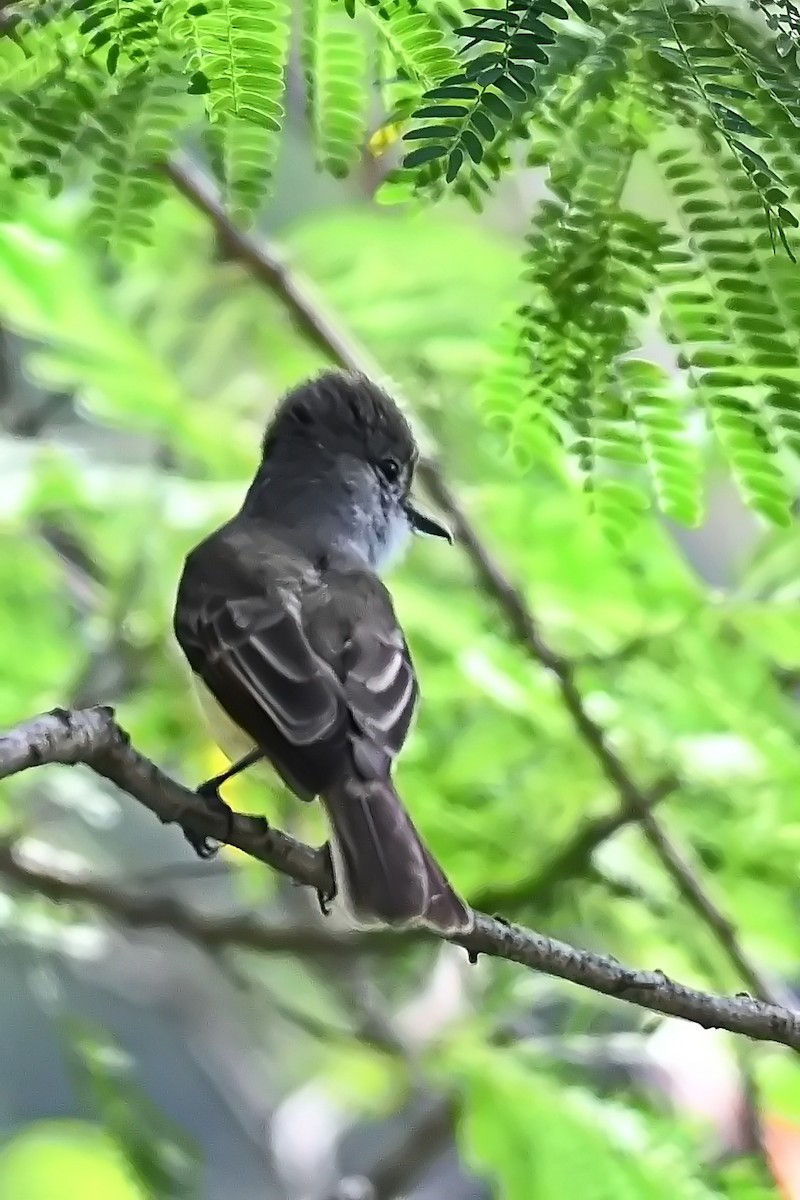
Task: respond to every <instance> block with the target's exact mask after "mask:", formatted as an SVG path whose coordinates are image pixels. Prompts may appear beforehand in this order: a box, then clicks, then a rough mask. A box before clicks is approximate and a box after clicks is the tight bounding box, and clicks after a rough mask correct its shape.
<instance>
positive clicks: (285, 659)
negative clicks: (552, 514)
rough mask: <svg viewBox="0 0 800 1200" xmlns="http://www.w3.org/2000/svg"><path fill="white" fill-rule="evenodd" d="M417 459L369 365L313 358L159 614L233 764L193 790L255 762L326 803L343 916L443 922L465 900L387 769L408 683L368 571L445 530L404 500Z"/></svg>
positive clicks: (387, 599) (410, 714) (212, 789)
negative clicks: (237, 493)
mask: <svg viewBox="0 0 800 1200" xmlns="http://www.w3.org/2000/svg"><path fill="white" fill-rule="evenodd" d="M418 458H419V451H418V447H417V444H416V441H415V438H414V435H413V432H412V430H411V427H410V425H409V423H408V421H407V420H406V418H405V416H404V415H403V414H402V412H401V410H400V408H399V407H398V405H397V404H396V402H395V401H394V399H393V398H392V397H391V396H390V394H389V393H388V392H387V391H386V390H384V388H382V387H380V386H379V385H378V384H376V383H374V382H373V381H371V380H370V379H369V378H368V377H367V376H365V375H362V374H358V373H354V372H345V371H327V372H324V373H323V374H321V375H319V376H317V377H315V378H313V379H310V380H308V381H307V382H305V383H302V384H300V385H299V386H297V387H295V388H294V389H292V390H291V391H290V392H288V394H287V395H286V396H285V397H284V398H283V399H282V400H281V401H280V403H279V404H278V405H277V408H276V409H275V411H274V413H273V415H272V417H271V419H270V421H269V422H268V424H267V427H266V431H265V433H264V436H263V439H262V443H261V457H260V462H259V464H258V467H257V470H256V473H255V476H254V478H253V480H252V482H251V484H250V486H249V488H248V490H247V492H246V495H245V497H244V500H243V503H242V506H241V508H240V510H239V512H238V513H236V514H235V515H234V516H233V517H232V518H231V519H230V520H228V521H227V522H226V523H225V524H223V525H222V526H221V527H220V528H218V529H217V530H215V531H214V532H213V533H211V534H210V535H209V536H208V537H206V538H204V539H203V540H202V541H201V542H200V543H199V544H198V545H197V546H195V547H194V549H192V550H191V551H190V553H189V554H188V556H187V558H186V560H185V563H184V566H183V571H182V574H181V578H180V582H179V586H178V591H177V596H176V602H175V612H174V619H173V628H174V632H175V637H176V639H177V642H178V645H179V646H180V648H181V650H182V651H183V654H184V655H185V658H186V660H187V661H188V664H189V667H190V669H191V673H192V675H193V678H194V682H195V685H196V688H197V692H198V695H199V697H200V701H201V705H202V708H203V710H204V712H205V714H206V716H207V718H208V721H209V725H210V728H211V730H212V734H213V736H214V738H215V740H216V741H217V744H218V745H219V746H220V748H221V749H222V750H223V751H224V752H225V754H226V757H228V758H229V759H230V761H231V762H232V764H233V766H232V767H231V769H230V770H229V771H226V772H225V773H224V774H223V775H220V776H217V777H216V778H215V779H212V780H209V781H207V782H206V783H205V784H203V785H201V787H200V788H199V789H198V791H199V792H200V793H201V794H202V795H204V796H205V797H206V799H207V801H208V802H209V803H211V804H213V805H215V806H222V807H223V808H224V809H225V811H226V813H227V814H228V815H230V810H229V809H228V807H227V805H225V804H224V801H222V799H221V797H220V795H219V787H220V785H221V784H222V783H223V782H224V781H225V780H226V779H228V778H230V777H231V776H232V775H234V774H236V773H238V772H239V771H241V770H245V769H247V768H249V767H251V766H253V765H255V764H256V763H259V762H262V761H265V762H266V763H267V764H268V765H269V766H270V767H271V768H272V770H274V772H275V773H276V774H277V776H278V777H279V778H280V780H282V782H283V783H284V784H285V786H286V787H287V788H288V789H289V791H290V792H292V793H293V794H294V796H296V797H297V798H298V799H300V800H304V801H311V800H314V799H318V800H319V801H320V802H321V803H322V806H323V808H324V811H325V814H326V816H327V820H328V825H329V828H330V840H329V842H328V843H327V845H328V849H329V853H330V857H331V865H332V870H333V877H334V881H335V888H336V896H337V897H338V899H339V901H340V903H341V905H342V907H343V908H344V910H345V912H346V914H347V915H348V916H349V918H350V921H351V923H352V924H354V925H355V926H356V927H358V928H369V927H373V926H390V927H395V928H418V927H422V928H428V929H432V930H433V931H435V932H436V933H438V934H440V935H443V936H457V935H459V934H465V933H467V932H469V930H470V929H471V928H472V927H473V924H474V914H473V912H472V910H471V909H470V907H469V905H467V904H466V903H465V902H464V900H462V899H461V897H460V896H459V895H458V894H457V892H456V891H455V890H454V888H453V887H452V886H451V884H450V882H449V880H448V878H447V876H446V875H445V873H444V871H443V870H442V868H441V867H440V865H439V864H438V862H437V861H436V859H435V858H434V857H433V855H432V853H431V852H430V850H429V849H428V847H427V846H426V845H425V843H424V842H423V840H422V838H421V836H420V834H419V832H418V831H417V829H416V827H415V825H414V823H413V821H412V819H411V817H410V815H409V813H408V811H407V809H406V807H405V805H404V804H403V801H402V800H401V798H400V796H399V794H398V792H397V790H396V788H395V785H394V781H393V778H392V770H393V766H394V763H395V759H396V758H397V756H398V754H399V753H400V751H401V750H402V748H403V745H404V743H405V742H406V739H407V737H408V734H409V732H410V729H411V726H412V721H413V719H414V716H415V712H416V709H417V704H418V699H419V684H418V681H417V675H416V672H415V669H414V664H413V661H412V657H411V652H410V650H409V647H408V643H407V640H406V638H405V635H404V633H403V630H402V628H401V626H400V624H399V621H398V618H397V615H396V613H395V609H394V605H393V602H392V598H391V595H390V593H389V591H388V589H387V588H386V586H385V584H384V583H383V582H382V580H381V578H380V574H381V573H382V572H384V571H385V570H386V569H387V567H388V566H390V565H391V564H392V563H393V562H395V561H396V560H397V559H398V558H399V557H400V555H401V554H402V553H403V551H404V550H405V549H406V547H407V545H408V543H409V541H410V538H411V534H412V533H421V534H425V535H428V536H432V537H437V538H442V539H445V540H447V541H449V542H452V537H451V534H450V531H449V530H448V529H447V528H446V526H444V525H443V524H442V523H441V522H439V521H438V520H437V519H435V518H434V517H432V516H428V515H426V514H424V513H422V512H420V511H419V509H418V508H417V507H416V506H415V504H414V503H413V501H412V498H411V488H412V483H413V479H414V471H415V468H416V465H417V462H418ZM187 837H188V838H189V840H190V842H191V843H192V845H193V846H194V847H195V849H196V851H197V852H198V854H200V855H201V856H203V857H206V856H208V855H209V854H210V853H212V850H211V848H210V846H209V843H208V842H207V841H206V840H205V839H200V838H197V837H196V836H195V835H192V834H190V833H187ZM325 899H326V898H324V897H320V902H321V904H322V906H323V911H325V910H326V905H325V903H324V901H325Z"/></svg>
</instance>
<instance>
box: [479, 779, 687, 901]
mask: <svg viewBox="0 0 800 1200" xmlns="http://www.w3.org/2000/svg"><path fill="white" fill-rule="evenodd" d="M671 791H672V784H671V783H670V781H668V780H662V781H661V783H660V784H656V786H655V787H653V788H652V789H651V791H650V793H649V794H648V795H647V796H645V797H644V801H645V811H647V812H649V811H650V810H651V809H653V808H655V806H656V805H657V804H660V803H661V801H662V800H664V799H665V798H666V797H667V796H668V795H669V794H670V793H671ZM639 820H641V815H640V814H639V813H637V812H633V811H631V810H630V809H622V808H620V809H618V810H617V812H612V813H606V814H604V815H603V816H599V817H594V818H587V819H586V820H584V821H582V822H581V823H580V824H579V825H578V827H577V829H576V830H575V832H574V833H573V834H572V836H571V837H570V838H568V839H567V841H565V842H564V844H563V846H561V848H560V849H559V850H556V852H555V853H554V854H553V855H552V856H551V857H550V858H549V859H548V861H547V862H546V863H545V865H544V866H543V867H540V868H539V869H538V870H537V871H534V872H532V873H531V874H530V875H528V876H526V877H525V878H524V879H519V880H515V882H513V883H506V884H502V883H501V884H494V885H492V884H490V885H489V886H488V887H485V888H482V889H481V891H479V892H478V893H476V895H475V896H473V897H471V899H472V903H473V905H475V906H476V907H477V908H487V909H489V910H490V911H491V912H508V911H510V910H511V909H514V908H516V907H518V906H519V905H521V904H539V905H544V904H547V903H548V902H549V901H550V900H551V899H552V896H553V893H554V892H555V891H556V890H557V889H558V888H559V887H561V886H562V885H563V884H564V882H565V880H567V879H574V878H576V876H587V875H589V874H590V872H591V865H592V855H593V854H594V852H595V850H597V848H598V847H599V846H601V845H602V844H603V842H605V841H607V840H608V839H609V838H610V837H613V836H614V834H615V833H618V832H619V830H620V829H624V828H625V826H626V825H631V824H633V823H634V822H636V821H639Z"/></svg>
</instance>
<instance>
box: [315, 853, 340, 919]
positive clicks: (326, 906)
mask: <svg viewBox="0 0 800 1200" xmlns="http://www.w3.org/2000/svg"><path fill="white" fill-rule="evenodd" d="M320 853H321V854H324V855H325V857H326V858H327V860H328V866H329V868H330V872H331V878H332V879H333V891H331V892H326V891H324V890H323V889H322V888H317V904H318V905H319V911H320V912H321V913H322V915H323V917H328V916H330V912H331V904H332V903H333V901H334V900H335V899H336V876H335V875H334V874H333V859H332V858H331V847H330V842H326V843H325V845H324V846H322V847H320Z"/></svg>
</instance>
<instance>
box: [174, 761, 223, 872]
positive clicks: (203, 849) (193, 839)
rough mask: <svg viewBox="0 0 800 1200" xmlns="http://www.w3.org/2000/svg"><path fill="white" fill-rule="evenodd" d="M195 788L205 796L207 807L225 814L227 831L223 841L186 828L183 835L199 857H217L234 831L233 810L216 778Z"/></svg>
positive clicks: (198, 793) (199, 793)
mask: <svg viewBox="0 0 800 1200" xmlns="http://www.w3.org/2000/svg"><path fill="white" fill-rule="evenodd" d="M195 790H196V793H197V795H198V796H202V797H203V799H204V800H205V802H206V805H207V807H208V808H209V809H211V811H212V812H218V813H221V814H222V816H224V818H225V833H224V835H223V837H222V840H221V841H216V840H215V839H214V838H208V837H202V836H200V834H197V833H193V832H192V831H191V830H190V829H184V831H183V836H184V837H185V838H186V840H187V842H188V843H189V845H190V846H191V847H192V849H193V850H194V852H195V854H196V855H197V857H198V858H203V859H210V858H215V857H216V855H217V854H219V850H220V846H222V845H224V844H225V843H226V842H228V841H230V837H231V833H232V832H233V810H232V809H231V808H230V806H229V805H227V804H226V803H225V801H224V800H223V799H222V797H221V796H220V794H219V785H218V782H217V780H216V779H209V780H207V782H206V783H201V784H200V787H199V788H196V789H195Z"/></svg>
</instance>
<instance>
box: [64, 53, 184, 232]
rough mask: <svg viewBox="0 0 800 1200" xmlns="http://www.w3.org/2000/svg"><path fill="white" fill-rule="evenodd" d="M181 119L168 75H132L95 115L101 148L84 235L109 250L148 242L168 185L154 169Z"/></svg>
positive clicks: (177, 94)
mask: <svg viewBox="0 0 800 1200" xmlns="http://www.w3.org/2000/svg"><path fill="white" fill-rule="evenodd" d="M184 119H185V101H184V97H182V96H181V91H180V88H179V85H178V84H177V83H176V81H175V80H174V79H171V78H170V77H169V76H168V75H155V76H152V77H151V76H149V75H148V74H147V72H146V70H145V69H144V68H141V69H140V71H138V72H136V73H133V74H132V75H130V76H129V77H128V78H127V79H126V81H125V84H124V86H123V87H121V88H120V89H119V91H118V92H116V93H115V95H114V96H113V98H112V99H111V100H110V102H109V103H108V105H107V106H106V108H105V109H104V110H101V111H99V112H98V113H97V124H98V128H99V146H98V148H97V152H96V161H97V169H96V171H95V175H94V180H93V186H92V202H91V208H90V213H89V223H88V233H89V235H90V237H91V238H93V239H94V240H96V241H97V242H99V243H100V244H103V245H108V246H110V247H111V248H112V249H117V248H120V249H124V248H127V246H129V245H130V244H135V243H139V242H146V241H148V239H149V236H150V233H151V230H152V227H153V222H154V220H155V212H156V209H157V206H158V204H159V203H160V202H161V200H162V199H163V198H164V196H165V194H166V192H167V188H168V184H167V181H166V178H165V176H164V175H163V174H162V173H161V172H160V171H159V170H158V169H157V168H158V166H159V165H160V164H162V163H163V162H164V161H165V160H166V159H167V158H168V156H169V151H170V147H171V145H172V141H173V138H174V137H175V134H176V132H177V130H178V128H179V127H180V125H181V123H182V121H183V120H184Z"/></svg>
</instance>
